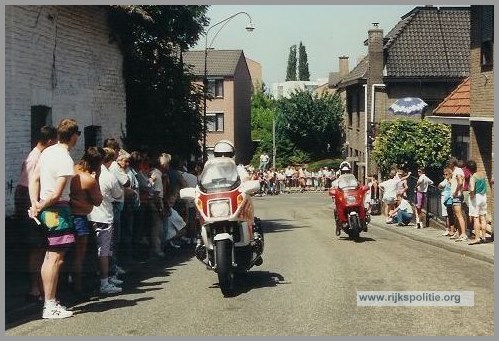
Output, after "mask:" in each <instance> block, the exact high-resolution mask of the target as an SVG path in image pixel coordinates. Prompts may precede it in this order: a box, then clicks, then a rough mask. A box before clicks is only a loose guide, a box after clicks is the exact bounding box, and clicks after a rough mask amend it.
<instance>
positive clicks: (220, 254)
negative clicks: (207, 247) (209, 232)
mask: <svg viewBox="0 0 499 341" xmlns="http://www.w3.org/2000/svg"><path fill="white" fill-rule="evenodd" d="M215 248H216V255H215V257H216V262H217V275H218V286H219V287H220V290H221V291H222V294H224V296H227V295H230V294H231V293H232V290H233V288H234V270H233V268H232V243H231V241H230V240H228V239H225V240H219V241H217V243H216V245H215Z"/></svg>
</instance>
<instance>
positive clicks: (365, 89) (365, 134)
mask: <svg viewBox="0 0 499 341" xmlns="http://www.w3.org/2000/svg"><path fill="white" fill-rule="evenodd" d="M363 86H364V137H365V139H364V147H365V149H364V169H365V170H364V178H365V179H366V180H367V171H368V168H367V162H368V161H369V155H368V152H369V150H368V149H367V84H364V85H363ZM364 184H367V182H366V181H364Z"/></svg>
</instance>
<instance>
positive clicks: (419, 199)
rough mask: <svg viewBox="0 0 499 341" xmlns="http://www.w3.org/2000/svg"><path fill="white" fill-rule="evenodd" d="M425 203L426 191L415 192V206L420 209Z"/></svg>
mask: <svg viewBox="0 0 499 341" xmlns="http://www.w3.org/2000/svg"><path fill="white" fill-rule="evenodd" d="M425 205H426V192H416V208H417V209H421V208H423V207H424V206H425Z"/></svg>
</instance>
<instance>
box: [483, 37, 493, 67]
mask: <svg viewBox="0 0 499 341" xmlns="http://www.w3.org/2000/svg"><path fill="white" fill-rule="evenodd" d="M480 53H481V55H482V60H481V65H482V67H490V66H492V65H493V64H494V44H493V42H492V41H490V40H488V41H484V42H482V47H481V51H480Z"/></svg>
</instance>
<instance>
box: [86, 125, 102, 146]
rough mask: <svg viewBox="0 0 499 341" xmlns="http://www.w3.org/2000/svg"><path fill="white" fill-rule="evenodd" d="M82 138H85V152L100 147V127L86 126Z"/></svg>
mask: <svg viewBox="0 0 499 341" xmlns="http://www.w3.org/2000/svg"><path fill="white" fill-rule="evenodd" d="M83 136H84V137H85V150H87V148H88V147H98V146H102V143H103V141H102V127H101V126H88V127H85V128H84V129H83Z"/></svg>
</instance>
